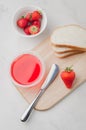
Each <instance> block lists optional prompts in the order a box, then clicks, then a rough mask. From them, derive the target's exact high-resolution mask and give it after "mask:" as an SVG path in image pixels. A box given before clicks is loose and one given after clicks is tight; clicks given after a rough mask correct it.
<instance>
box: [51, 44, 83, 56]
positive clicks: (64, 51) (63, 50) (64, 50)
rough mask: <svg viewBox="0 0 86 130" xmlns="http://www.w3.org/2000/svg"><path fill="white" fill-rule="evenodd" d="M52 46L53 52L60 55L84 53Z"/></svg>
mask: <svg viewBox="0 0 86 130" xmlns="http://www.w3.org/2000/svg"><path fill="white" fill-rule="evenodd" d="M51 46H52V49H53V51H54V52H56V53H58V54H62V53H68V52H76V51H78V52H79V51H83V50H78V49H72V48H67V47H57V46H54V45H53V44H51Z"/></svg>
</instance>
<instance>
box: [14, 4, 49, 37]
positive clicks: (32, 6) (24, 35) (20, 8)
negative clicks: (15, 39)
mask: <svg viewBox="0 0 86 130" xmlns="http://www.w3.org/2000/svg"><path fill="white" fill-rule="evenodd" d="M25 8H37V9H38V10H40V11H41V12H42V13H43V15H44V17H45V22H44V25H43V27H42V29H41V30H40V31H39V32H38V33H36V34H33V35H26V34H22V33H21V32H19V31H18V30H17V28H16V14H17V13H18V12H19V11H22V10H23V9H25ZM13 26H14V29H15V31H16V33H17V34H19V35H20V36H22V37H28V38H32V37H36V36H38V35H40V34H41V33H42V32H43V31H44V30H45V28H46V26H47V15H46V13H45V10H44V9H42V8H41V7H38V6H35V5H29V6H23V7H19V8H17V9H16V11H15V13H14V15H13Z"/></svg>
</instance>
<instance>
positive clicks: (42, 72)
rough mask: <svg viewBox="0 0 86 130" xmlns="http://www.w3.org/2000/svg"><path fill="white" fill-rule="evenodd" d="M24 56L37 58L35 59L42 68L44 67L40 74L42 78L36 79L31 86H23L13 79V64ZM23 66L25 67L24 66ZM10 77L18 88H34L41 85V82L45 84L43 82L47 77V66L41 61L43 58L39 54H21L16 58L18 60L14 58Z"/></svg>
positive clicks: (31, 52)
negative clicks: (28, 55)
mask: <svg viewBox="0 0 86 130" xmlns="http://www.w3.org/2000/svg"><path fill="white" fill-rule="evenodd" d="M24 54H31V55H32V56H35V57H36V58H37V59H38V60H39V62H40V63H41V67H42V68H41V69H42V70H41V72H40V77H39V78H38V79H36V80H35V81H34V82H32V83H29V84H21V83H19V82H17V81H16V80H15V79H14V78H13V75H12V71H13V69H12V66H13V64H14V63H15V62H16V61H17V60H20V57H21V56H22V55H24ZM21 65H22V64H21ZM22 66H23V65H22ZM23 71H24V69H23ZM10 77H11V80H12V82H13V83H14V85H16V86H18V87H23V88H28V87H34V86H36V85H38V84H40V83H41V82H43V80H44V77H45V64H44V62H43V60H42V59H41V57H40V56H39V55H38V54H37V53H35V52H33V51H30V52H25V53H23V54H19V55H18V56H16V58H14V60H13V61H12V63H11V66H10Z"/></svg>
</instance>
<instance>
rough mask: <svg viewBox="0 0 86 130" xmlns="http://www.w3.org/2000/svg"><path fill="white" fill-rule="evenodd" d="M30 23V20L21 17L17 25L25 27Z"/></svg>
mask: <svg viewBox="0 0 86 130" xmlns="http://www.w3.org/2000/svg"><path fill="white" fill-rule="evenodd" d="M27 24H28V20H27V19H25V18H20V19H18V20H17V25H18V26H19V27H20V28H24V27H26V26H27Z"/></svg>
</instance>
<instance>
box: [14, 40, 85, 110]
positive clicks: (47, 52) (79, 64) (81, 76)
mask: <svg viewBox="0 0 86 130" xmlns="http://www.w3.org/2000/svg"><path fill="white" fill-rule="evenodd" d="M33 51H35V52H37V53H38V54H39V55H40V56H41V57H42V60H43V61H44V62H45V66H46V75H47V73H48V72H49V69H50V67H51V65H52V64H53V63H56V64H58V65H59V69H60V72H61V71H62V70H63V69H64V68H65V67H67V66H70V65H73V69H74V70H75V72H76V80H75V82H74V85H73V88H72V89H67V88H66V87H65V85H64V83H63V82H62V80H61V78H60V72H59V74H58V76H57V77H56V79H55V80H54V82H53V83H52V84H51V85H50V86H49V87H48V88H47V90H46V91H45V93H44V94H43V95H42V97H41V98H40V100H39V102H38V103H37V105H36V107H35V109H37V110H47V109H49V108H51V107H53V106H54V105H55V104H57V103H58V102H59V101H61V100H62V99H63V98H64V97H66V96H67V95H68V94H70V93H71V92H72V91H73V90H74V89H76V88H78V87H79V86H80V84H82V83H83V82H85V81H86V53H83V54H78V55H74V56H71V57H68V58H64V59H59V58H57V57H56V56H55V55H54V53H53V51H52V48H51V46H50V38H49V37H48V38H47V39H46V40H44V41H43V42H42V43H40V44H39V45H38V46H37V47H36V48H34V49H33ZM46 75H45V77H46ZM42 82H43V81H42ZM41 84H42V83H41ZM40 87H41V85H39V86H35V87H32V88H20V87H16V88H17V90H18V91H19V92H20V93H21V95H22V96H23V97H24V98H25V100H26V101H27V102H28V103H31V102H32V101H33V99H34V98H35V96H36V94H37V93H38V91H39V90H40Z"/></svg>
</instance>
